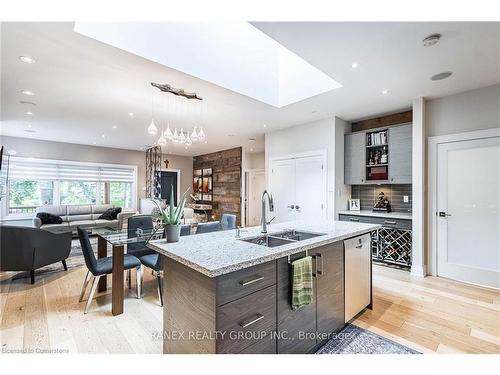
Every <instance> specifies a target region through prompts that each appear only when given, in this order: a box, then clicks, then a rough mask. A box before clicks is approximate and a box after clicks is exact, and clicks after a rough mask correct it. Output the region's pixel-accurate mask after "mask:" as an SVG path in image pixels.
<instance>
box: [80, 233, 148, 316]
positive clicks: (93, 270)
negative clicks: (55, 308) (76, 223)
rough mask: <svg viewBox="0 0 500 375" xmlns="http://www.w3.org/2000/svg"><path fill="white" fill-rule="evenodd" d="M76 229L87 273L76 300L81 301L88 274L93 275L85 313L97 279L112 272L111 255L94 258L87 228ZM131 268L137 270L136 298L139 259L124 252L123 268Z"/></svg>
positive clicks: (85, 288)
mask: <svg viewBox="0 0 500 375" xmlns="http://www.w3.org/2000/svg"><path fill="white" fill-rule="evenodd" d="M77 230H78V239H79V240H80V246H81V248H82V253H83V258H84V259H85V265H86V266H87V268H88V271H87V274H86V275H85V280H84V281H83V287H82V291H81V293H80V298H79V300H78V302H82V301H83V297H84V295H85V291H86V290H87V286H88V284H89V282H90V275H91V274H92V276H93V277H94V280H93V282H92V287H91V289H90V294H89V297H88V300H87V304H86V305H85V310H84V314H86V313H87V312H88V310H89V307H90V304H91V303H92V299H93V298H94V294H95V290H96V289H97V284H99V279H100V278H101V277H102V276H105V275H109V274H111V273H112V272H113V257H105V258H99V259H96V257H95V254H94V250H93V249H92V245H91V244H90V240H89V234H88V232H87V230H85V229H82V228H80V227H78V228H77ZM132 268H136V269H137V272H138V277H137V298H139V296H140V295H141V280H142V277H139V276H140V273H141V271H142V270H141V261H140V260H139V259H138V258H137V257H135V256H133V255H130V254H124V256H123V269H124V270H130V269H132Z"/></svg>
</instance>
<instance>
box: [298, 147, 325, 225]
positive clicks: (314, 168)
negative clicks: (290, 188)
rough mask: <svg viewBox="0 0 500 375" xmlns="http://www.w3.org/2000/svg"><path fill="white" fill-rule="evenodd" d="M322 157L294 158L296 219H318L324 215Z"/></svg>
mask: <svg viewBox="0 0 500 375" xmlns="http://www.w3.org/2000/svg"><path fill="white" fill-rule="evenodd" d="M323 168H324V166H323V157H322V156H312V157H305V158H298V159H295V211H296V220H301V221H302V220H303V221H308V222H309V221H311V222H313V221H318V220H321V219H324V216H325V211H326V210H325V206H326V204H325V181H324V179H323V177H324V176H323Z"/></svg>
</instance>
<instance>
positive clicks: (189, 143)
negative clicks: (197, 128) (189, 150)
mask: <svg viewBox="0 0 500 375" xmlns="http://www.w3.org/2000/svg"><path fill="white" fill-rule="evenodd" d="M192 144H193V141H192V140H191V137H190V136H189V133H188V136H187V138H186V146H191V145H192Z"/></svg>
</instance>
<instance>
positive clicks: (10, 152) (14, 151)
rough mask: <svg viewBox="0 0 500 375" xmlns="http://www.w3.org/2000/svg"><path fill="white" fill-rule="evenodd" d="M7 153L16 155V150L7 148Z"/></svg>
mask: <svg viewBox="0 0 500 375" xmlns="http://www.w3.org/2000/svg"><path fill="white" fill-rule="evenodd" d="M7 154H9V155H16V154H17V151H16V150H9V151H7Z"/></svg>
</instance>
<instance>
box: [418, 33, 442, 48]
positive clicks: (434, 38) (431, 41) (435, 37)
mask: <svg viewBox="0 0 500 375" xmlns="http://www.w3.org/2000/svg"><path fill="white" fill-rule="evenodd" d="M439 39H441V34H431V35H429V36H427V37H425V38H424V40H422V44H423V45H424V47H430V46H433V45H435V44H437V42H439Z"/></svg>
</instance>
